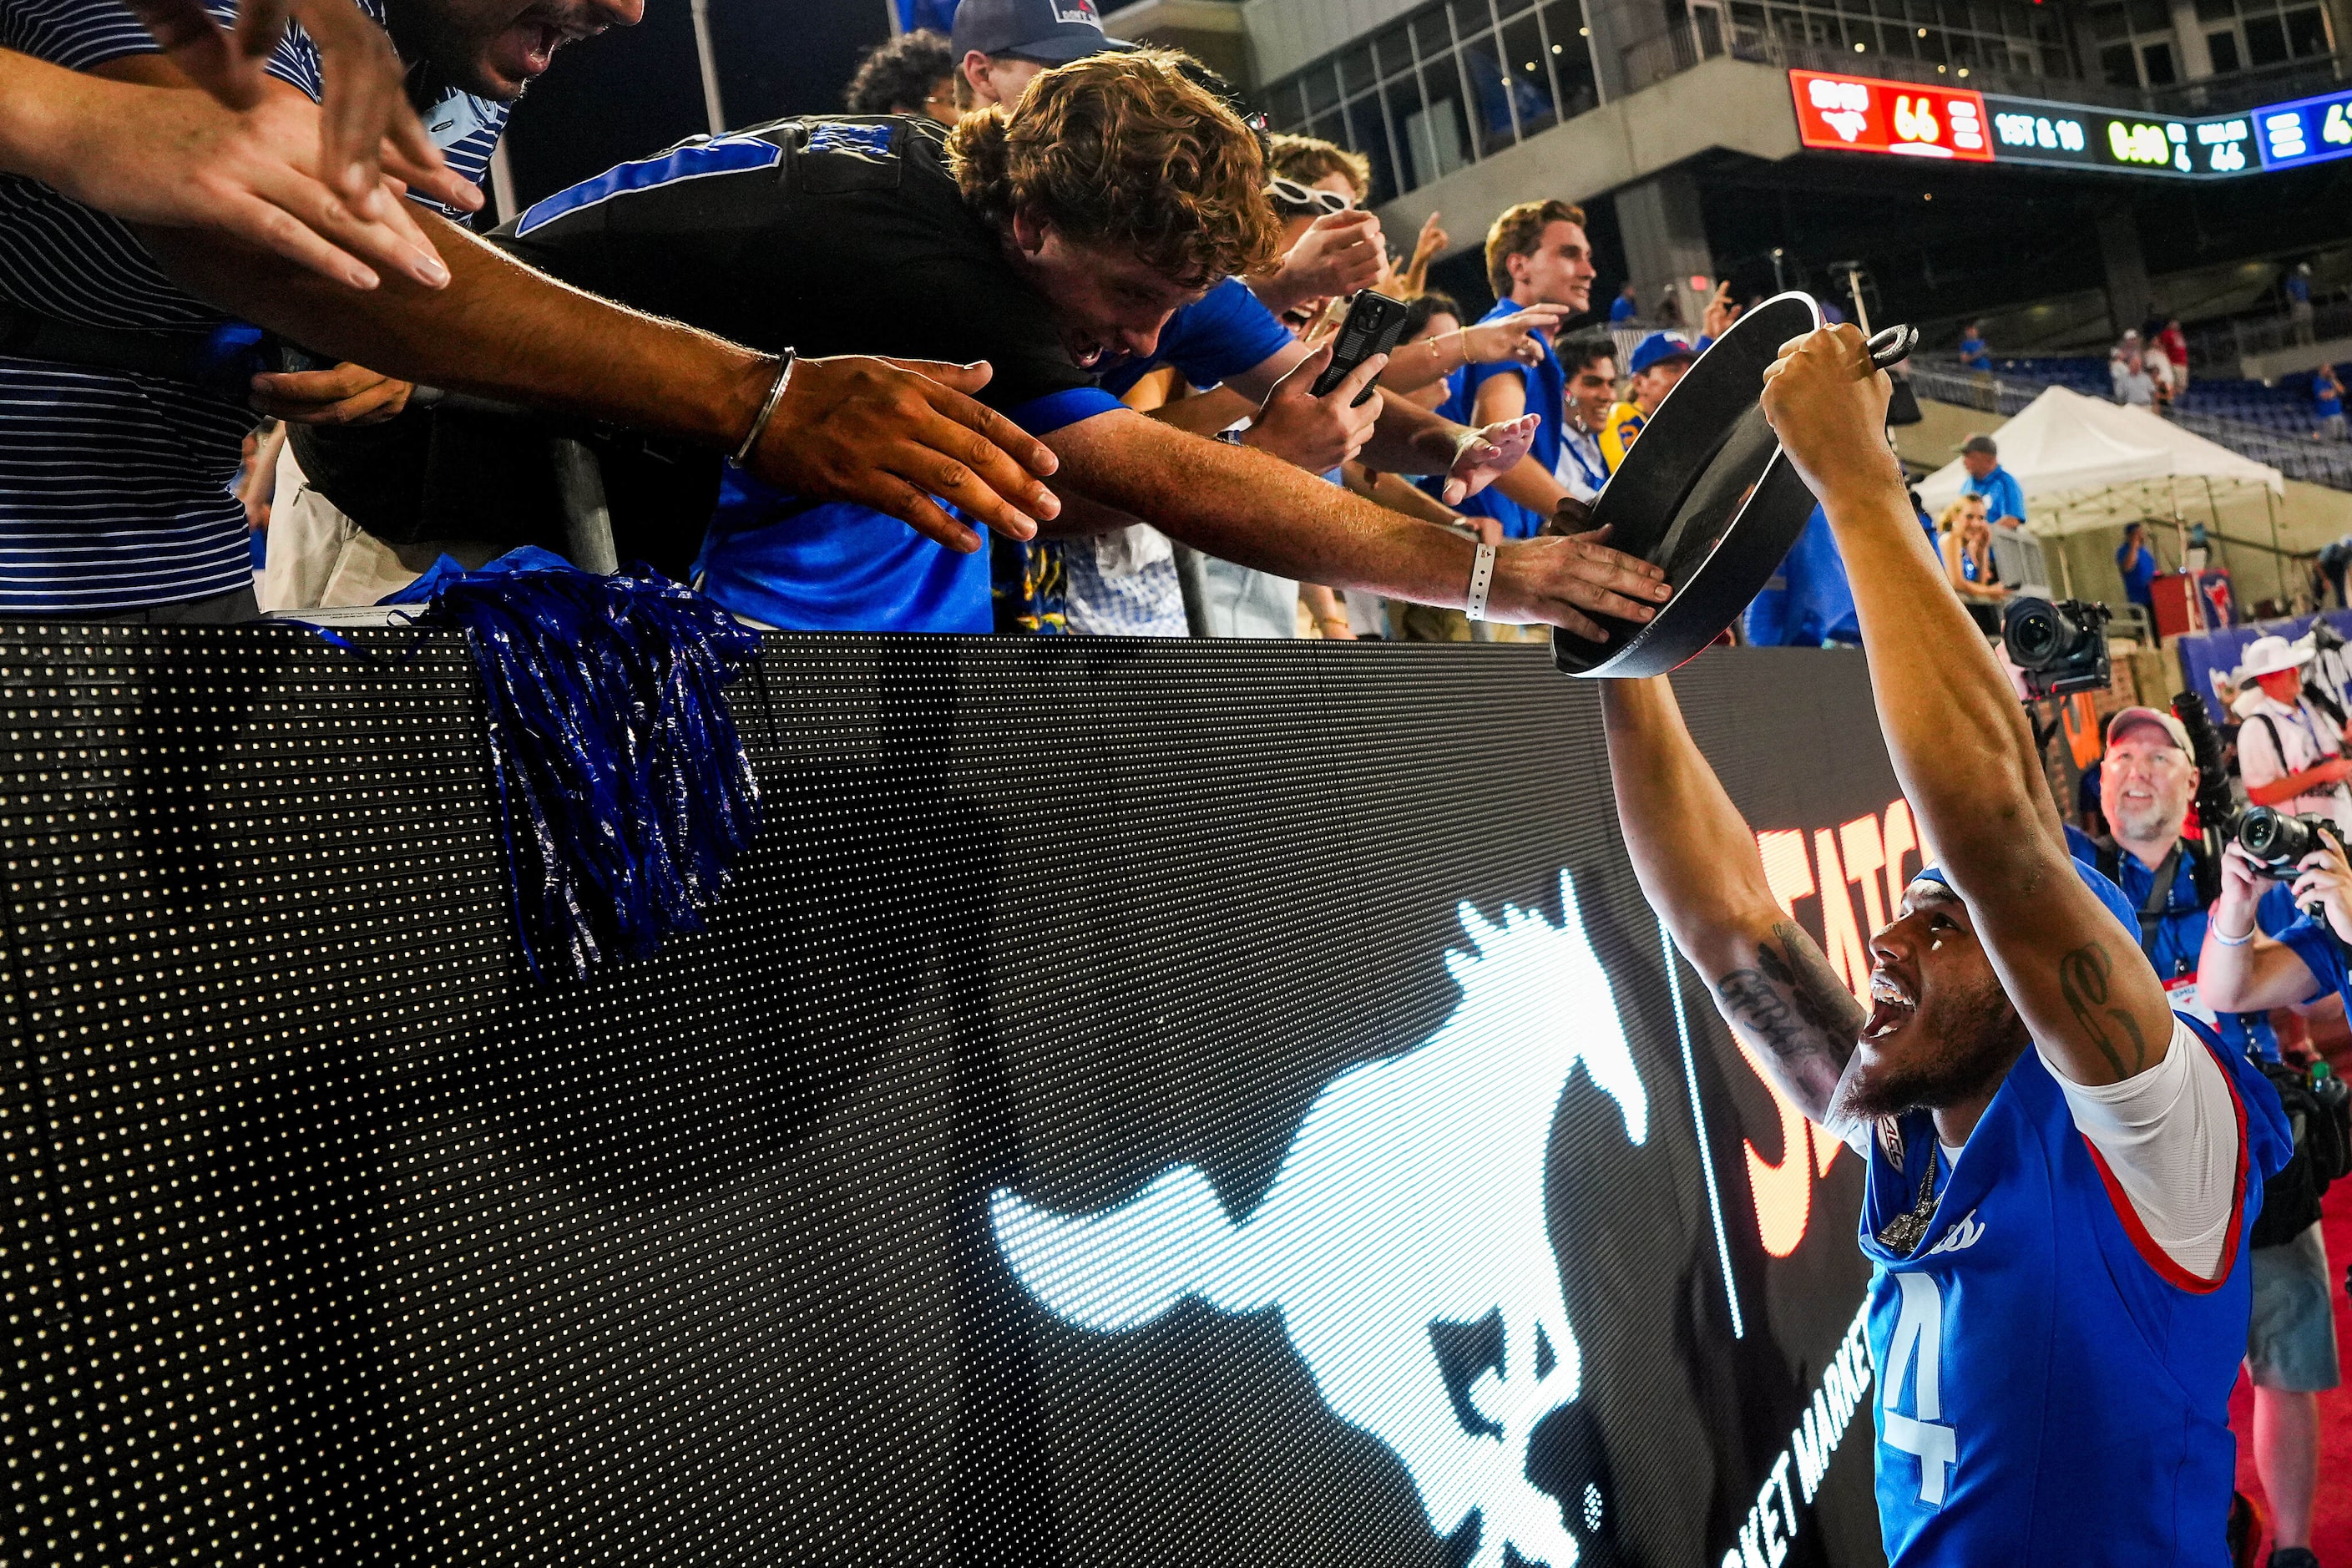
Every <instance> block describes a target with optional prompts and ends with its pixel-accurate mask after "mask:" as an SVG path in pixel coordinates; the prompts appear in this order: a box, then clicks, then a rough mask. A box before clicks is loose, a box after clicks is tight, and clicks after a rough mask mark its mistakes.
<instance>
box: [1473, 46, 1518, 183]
mask: <svg viewBox="0 0 2352 1568" xmlns="http://www.w3.org/2000/svg"><path fill="white" fill-rule="evenodd" d="M1462 72H1463V75H1465V77H1467V78H1468V79H1469V80H1470V101H1469V103H1468V105H1467V106H1466V107H1467V108H1468V110H1469V111H1470V112H1469V118H1470V129H1471V132H1472V135H1473V138H1474V139H1475V142H1476V143H1477V148H1478V155H1479V156H1480V157H1485V156H1486V154H1487V153H1493V152H1496V151H1497V150H1498V149H1501V148H1504V147H1507V146H1509V145H1510V144H1511V142H1512V136H1511V95H1510V88H1509V85H1508V83H1507V81H1506V80H1505V79H1504V76H1503V68H1502V66H1501V64H1500V63H1499V62H1498V61H1497V60H1496V58H1495V44H1494V40H1493V39H1492V38H1491V37H1488V38H1485V39H1481V40H1480V41H1479V42H1477V43H1475V44H1471V45H1468V46H1465V47H1464V49H1463V50H1462Z"/></svg>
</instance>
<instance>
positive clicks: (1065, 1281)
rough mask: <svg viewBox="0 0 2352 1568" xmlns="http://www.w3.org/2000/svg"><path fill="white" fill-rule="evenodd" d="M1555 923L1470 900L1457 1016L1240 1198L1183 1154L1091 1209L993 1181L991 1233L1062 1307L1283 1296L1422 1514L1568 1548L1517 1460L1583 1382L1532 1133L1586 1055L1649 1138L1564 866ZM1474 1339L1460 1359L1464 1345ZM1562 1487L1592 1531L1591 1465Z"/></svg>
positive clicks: (1331, 1109) (1315, 1123)
mask: <svg viewBox="0 0 2352 1568" xmlns="http://www.w3.org/2000/svg"><path fill="white" fill-rule="evenodd" d="M1560 904H1561V908H1562V910H1564V911H1565V918H1564V920H1563V922H1562V923H1561V924H1559V925H1558V926H1555V925H1553V924H1551V923H1550V922H1549V921H1547V920H1545V919H1544V918H1543V917H1542V916H1540V915H1538V914H1536V913H1533V912H1531V911H1528V910H1519V909H1516V908H1510V907H1506V908H1505V910H1504V911H1503V919H1502V921H1501V923H1500V924H1496V923H1494V922H1492V921H1487V920H1486V919H1485V918H1484V917H1483V916H1481V915H1480V914H1479V913H1478V911H1477V910H1475V909H1473V908H1472V907H1471V906H1470V905H1468V904H1466V903H1465V904H1464V905H1462V906H1461V910H1460V913H1461V919H1462V925H1463V929H1464V931H1465V933H1466V934H1467V935H1468V936H1469V938H1470V941H1471V943H1472V944H1473V951H1471V952H1460V951H1458V950H1457V951H1450V952H1447V953H1446V955H1445V963H1446V967H1447V969H1448V971H1449V972H1451V973H1452V974H1453V976H1454V980H1455V981H1456V983H1458V984H1460V986H1461V988H1462V1000H1461V1003H1460V1005H1458V1006H1457V1007H1456V1008H1455V1009H1454V1012H1453V1014H1452V1015H1451V1016H1448V1017H1447V1019H1446V1020H1445V1022H1444V1024H1443V1025H1441V1026H1439V1027H1438V1028H1437V1030H1436V1031H1435V1032H1434V1033H1433V1034H1432V1035H1431V1036H1430V1037H1428V1038H1427V1039H1426V1040H1423V1042H1422V1043H1421V1044H1419V1045H1417V1046H1415V1047H1412V1049H1410V1050H1407V1051H1403V1052H1401V1053H1399V1054H1398V1055H1396V1056H1393V1057H1388V1058H1382V1059H1381V1060H1378V1061H1372V1062H1366V1063H1363V1064H1361V1065H1360V1066H1357V1067H1353V1068H1349V1069H1348V1070H1347V1071H1346V1072H1343V1073H1341V1074H1340V1075H1339V1077H1337V1078H1335V1079H1332V1080H1331V1081H1330V1082H1329V1083H1328V1084H1327V1085H1325V1086H1324V1088H1323V1089H1322V1091H1321V1092H1320V1093H1318V1095H1317V1096H1316V1097H1315V1100H1314V1102H1313V1103H1312V1104H1311V1105H1309V1106H1308V1108H1307V1115H1306V1117H1305V1119H1304V1120H1303V1121H1301V1122H1300V1124H1299V1128H1298V1133H1297V1137H1296V1138H1295V1139H1293V1140H1292V1142H1291V1145H1290V1148H1289V1151H1288V1152H1287V1153H1286V1154H1285V1155H1284V1157H1283V1161H1282V1164H1281V1167H1280V1169H1279V1170H1278V1172H1277V1173H1276V1176H1275V1179H1274V1184H1273V1185H1272V1186H1271V1187H1270V1188H1269V1189H1268V1190H1267V1192H1266V1194H1265V1197H1264V1198H1263V1199H1262V1200H1261V1201H1260V1202H1259V1203H1258V1205H1256V1207H1255V1209H1254V1210H1253V1211H1252V1212H1251V1213H1250V1214H1249V1215H1246V1216H1244V1217H1243V1218H1242V1219H1240V1220H1238V1221H1237V1220H1235V1219H1234V1216H1232V1215H1229V1214H1228V1213H1227V1212H1226V1210H1225V1207H1224V1205H1223V1203H1222V1202H1220V1201H1219V1199H1218V1197H1217V1194H1216V1193H1215V1192H1214V1190H1213V1189H1212V1187H1211V1186H1210V1184H1209V1182H1208V1179H1207V1178H1206V1177H1205V1176H1203V1175H1202V1173H1201V1172H1200V1171H1199V1170H1198V1169H1196V1168H1195V1167H1193V1166H1191V1165H1180V1166H1177V1167H1176V1168H1174V1169H1172V1170H1170V1171H1168V1172H1166V1173H1163V1174H1161V1175H1160V1177H1159V1178H1158V1179H1156V1180H1155V1181H1153V1182H1152V1183H1151V1184H1150V1186H1148V1187H1146V1188H1145V1189H1144V1190H1143V1191H1142V1192H1140V1193H1139V1194H1136V1195H1135V1196H1134V1197H1132V1198H1130V1199H1129V1200H1128V1201H1127V1202H1126V1203H1123V1204H1121V1205H1118V1207H1116V1208H1112V1209H1109V1210H1107V1211H1105V1212H1103V1213H1100V1214H1092V1215H1057V1214H1055V1213H1052V1212H1050V1211H1048V1210H1045V1209H1041V1208H1038V1207H1035V1206H1034V1205H1031V1204H1029V1203H1027V1202H1026V1201H1024V1199H1023V1198H1021V1197H1020V1196H1019V1195H1018V1194H1014V1193H1013V1192H1011V1191H1007V1190H1001V1191H999V1192H997V1193H996V1194H994V1196H993V1198H992V1203H991V1217H992V1223H993V1226H994V1230H995V1236H996V1241H997V1245H998V1247H1000V1248H1001V1249H1002V1250H1003V1255H1004V1258H1005V1259H1006V1261H1007V1262H1008V1263H1009V1264H1010V1265H1011V1266H1012V1269H1013V1274H1014V1276H1015V1277H1016V1278H1018V1279H1019V1280H1020V1281H1021V1283H1022V1285H1023V1287H1024V1289H1027V1290H1028V1291H1029V1292H1030V1293H1031V1294H1032V1295H1033V1296H1034V1297H1035V1298H1036V1299H1037V1300H1038V1301H1040V1302H1041V1303H1043V1304H1044V1305H1045V1307H1046V1308H1047V1309H1048V1310H1051V1311H1053V1312H1054V1313H1055V1315H1056V1316H1058V1317H1060V1318H1062V1319H1063V1320H1064V1321H1066V1322H1069V1323H1071V1324H1073V1325H1075V1326H1076V1327H1078V1328H1081V1329H1087V1330H1091V1331H1097V1332H1102V1333H1118V1332H1125V1331H1131V1330H1135V1329H1139V1328H1142V1327H1144V1326H1145V1325H1147V1324H1149V1323H1150V1322H1152V1321H1154V1320H1156V1319H1158V1318H1159V1317H1160V1315H1161V1314H1162V1313H1164V1312H1166V1311H1167V1310H1169V1309H1170V1308H1171V1307H1173V1306H1174V1305H1175V1304H1176V1303H1177V1302H1178V1301H1180V1300H1182V1299H1183V1298H1184V1297H1186V1296H1188V1295H1189V1296H1198V1297H1199V1298H1201V1299H1202V1300H1204V1301H1206V1302H1208V1303H1209V1304H1210V1305H1211V1306H1213V1307H1215V1308H1216V1309H1218V1310H1221V1311H1226V1312H1255V1311H1261V1310H1265V1309H1267V1308H1273V1309H1275V1310H1278V1311H1279V1312H1280V1313H1281V1314H1282V1321H1283V1327H1284V1329H1285V1331H1286V1333H1287V1334H1288V1336H1289V1339H1290V1343H1291V1345H1292V1347H1293V1348H1294V1349H1295V1350H1296V1351H1297V1352H1298V1355H1299V1358H1300V1359H1301V1360H1302V1361H1304V1362H1305V1363H1306V1364H1307V1370H1308V1372H1309V1373H1311V1374H1312V1375H1313V1377H1314V1380H1315V1386H1316V1390H1317V1392H1318V1394H1320V1395H1321V1396H1322V1399H1323V1402H1324V1403H1325V1404H1326V1405H1328V1406H1329V1408H1330V1410H1331V1412H1332V1413H1333V1414H1334V1415H1338V1416H1339V1418H1340V1419H1341V1420H1343V1421H1346V1422H1348V1423H1349V1425H1351V1426H1356V1427H1358V1428H1360V1429H1361V1430H1363V1431H1365V1432H1368V1433H1370V1435H1371V1436H1374V1437H1376V1438H1378V1439H1379V1440H1380V1441H1381V1442H1382V1443H1384V1444H1386V1445H1387V1446H1388V1447H1389V1448H1390V1449H1391V1451H1392V1452H1393V1453H1394V1454H1395V1455H1396V1457H1397V1458H1399V1459H1400V1460H1402V1462H1403V1464H1404V1467H1405V1468H1406V1470H1407V1471H1408V1472H1410V1474H1411V1475H1412V1482H1413V1486H1414V1487H1415V1489H1417V1490H1418V1491H1419V1493H1420V1497H1421V1503H1422V1507H1423V1510H1424V1511H1425V1512H1426V1514H1427V1515H1428V1518H1429V1523H1430V1528H1431V1529H1433V1531H1436V1532H1437V1533H1438V1534H1440V1535H1449V1536H1450V1535H1453V1534H1454V1532H1455V1531H1457V1530H1458V1529H1460V1528H1461V1526H1462V1525H1463V1523H1464V1521H1465V1520H1466V1519H1467V1518H1468V1517H1469V1516H1470V1515H1471V1514H1472V1513H1473V1512H1475V1513H1476V1514H1477V1515H1478V1523H1479V1528H1478V1548H1477V1554H1476V1556H1475V1558H1474V1559H1473V1562H1474V1563H1476V1564H1478V1565H1479V1568H1499V1565H1500V1564H1501V1563H1503V1562H1504V1561H1505V1559H1504V1552H1505V1549H1506V1548H1507V1547H1508V1548H1510V1549H1512V1550H1514V1551H1516V1552H1517V1555H1518V1557H1519V1558H1520V1559H1521V1560H1523V1561H1525V1562H1527V1563H1544V1564H1549V1568H1569V1565H1570V1564H1571V1563H1574V1562H1575V1561H1576V1559H1577V1556H1578V1550H1579V1549H1578V1545H1577V1541H1576V1537H1575V1535H1574V1534H1573V1533H1571V1532H1570V1530H1569V1529H1568V1528H1567V1526H1566V1524H1565V1522H1564V1521H1563V1519H1562V1516H1561V1502H1560V1500H1559V1499H1557V1498H1555V1497H1553V1496H1552V1495H1551V1494H1550V1493H1549V1492H1546V1491H1543V1490H1541V1489H1538V1488H1537V1487H1536V1486H1534V1485H1533V1484H1532V1483H1531V1482H1529V1480H1528V1476H1527V1467H1528V1438H1529V1437H1530V1436H1532V1435H1533V1434H1534V1432H1535V1430H1536V1427H1537V1426H1538V1424H1539V1423H1541V1422H1542V1420H1543V1419H1544V1417H1545V1416H1547V1415H1550V1414H1551V1413H1553V1412H1554V1411H1556V1410H1558V1409H1559V1408H1560V1407H1561V1406H1562V1405H1567V1404H1569V1403H1570V1402H1571V1401H1573V1400H1574V1399H1575V1398H1576V1397H1577V1393H1578V1387H1579V1383H1580V1374H1581V1363H1580V1354H1579V1352H1578V1349H1577V1342H1576V1336H1575V1334H1574V1332H1573V1331H1571V1329H1570V1325H1569V1321H1568V1308H1567V1305H1566V1303H1565V1302H1564V1301H1563V1300H1562V1299H1561V1296H1560V1284H1559V1265H1558V1263H1557V1262H1556V1261H1555V1259H1554V1256H1553V1252H1552V1246H1551V1241H1550V1238H1549V1235H1548V1233H1547V1231H1546V1227H1545V1220H1544V1154H1545V1148H1546V1145H1547V1144H1548V1142H1549V1138H1550V1133H1551V1126H1552V1119H1553V1115H1554V1112H1555V1110H1556V1109H1557V1108H1558V1106H1559V1099H1560V1094H1561V1091H1562V1090H1563V1089H1566V1087H1567V1085H1568V1080H1569V1076H1570V1074H1571V1073H1572V1072H1573V1071H1574V1070H1575V1069H1576V1068H1577V1067H1578V1066H1579V1065H1580V1064H1581V1065H1582V1067H1583V1068H1584V1070H1585V1073H1586V1074H1587V1076H1588V1077H1589V1078H1590V1079H1591V1082H1592V1083H1593V1084H1594V1085H1595V1086H1597V1087H1598V1088H1599V1089H1601V1090H1602V1091H1604V1092H1605V1093H1607V1094H1609V1095H1610V1096H1611V1097H1612V1098H1613V1099H1614V1100H1616V1101H1617V1104H1618V1107H1619V1109H1620V1110H1621V1111H1622V1114H1623V1119H1624V1126H1625V1136H1626V1137H1627V1138H1628V1139H1629V1140H1630V1141H1632V1142H1634V1143H1640V1142H1643V1141H1644V1140H1646V1139H1647V1137H1648V1136H1649V1126H1650V1119H1649V1101H1648V1100H1647V1098H1646V1096H1645V1095H1644V1093H1643V1088H1642V1080H1641V1077H1640V1075H1639V1074H1638V1073H1637V1072H1636V1071H1635V1070H1634V1066H1633V1053H1632V1051H1631V1050H1630V1049H1629V1048H1628V1047H1627V1045H1626V1041H1625V1035H1624V1030H1623V1028H1622V1026H1621V1025H1620V1023H1619V1021H1618V1016H1617V1008H1616V1005H1615V1003H1614V1002H1613V1001H1612V998H1611V996H1610V992H1609V982H1608V978H1607V976H1606V975H1604V974H1603V973H1601V964H1600V963H1599V961H1598V960H1597V959H1596V958H1595V957H1594V956H1593V952H1592V947H1591V942H1588V941H1587V939H1586V937H1585V934H1584V927H1583V923H1582V921H1581V920H1580V918H1579V916H1578V914H1577V910H1576V899H1575V894H1574V889H1573V888H1572V887H1571V886H1570V880H1569V878H1568V875H1567V873H1565V872H1563V873H1561V876H1560ZM1481 1328H1484V1329H1486V1331H1487V1338H1486V1343H1487V1345H1488V1348H1486V1350H1484V1352H1472V1356H1471V1359H1470V1361H1469V1365H1470V1367H1471V1368H1473V1369H1475V1376H1466V1375H1465V1370H1464V1362H1465V1356H1464V1354H1463V1352H1462V1347H1464V1346H1465V1345H1475V1344H1479V1343H1481V1340H1480V1335H1479V1330H1480V1329H1481ZM1602 1506H1603V1500H1602V1498H1601V1494H1600V1491H1599V1490H1598V1489H1595V1488H1591V1487H1588V1488H1587V1489H1586V1490H1585V1493H1584V1495H1583V1496H1582V1497H1581V1498H1580V1499H1573V1500H1570V1507H1572V1508H1575V1509H1576V1510H1578V1512H1579V1513H1580V1516H1581V1520H1580V1521H1581V1522H1583V1523H1584V1524H1585V1525H1586V1526H1587V1528H1588V1529H1598V1528H1599V1527H1600V1525H1601V1517H1600V1516H1601V1509H1602Z"/></svg>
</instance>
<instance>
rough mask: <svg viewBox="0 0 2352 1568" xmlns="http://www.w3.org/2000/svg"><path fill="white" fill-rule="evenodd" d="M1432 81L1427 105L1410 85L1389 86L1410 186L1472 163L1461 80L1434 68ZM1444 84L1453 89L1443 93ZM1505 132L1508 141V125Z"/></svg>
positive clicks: (1391, 110)
mask: <svg viewBox="0 0 2352 1568" xmlns="http://www.w3.org/2000/svg"><path fill="white" fill-rule="evenodd" d="M1428 82H1429V88H1430V93H1429V104H1428V106H1427V107H1426V108H1423V105H1422V102H1421V99H1420V97H1419V96H1418V95H1416V94H1414V93H1412V90H1411V89H1410V88H1409V87H1404V86H1399V87H1392V88H1391V89H1389V95H1388V99H1389V110H1390V112H1391V114H1392V115H1393V116H1394V117H1395V122H1396V132H1397V146H1398V152H1397V155H1398V156H1399V157H1401V158H1402V159H1403V160H1404V162H1405V165H1406V167H1405V170H1401V171H1399V173H1400V174H1404V173H1406V172H1407V171H1409V172H1410V174H1409V184H1407V186H1406V188H1407V189H1413V188H1416V187H1418V186H1422V185H1425V184H1429V183H1430V182H1431V181H1432V180H1435V179H1440V178H1442V177H1444V175H1446V174H1452V173H1453V172H1454V170H1456V169H1459V168H1461V167H1463V166H1464V165H1465V164H1467V163H1469V162H1470V148H1471V141H1470V129H1469V126H1468V125H1467V123H1465V121H1464V119H1463V114H1462V85H1461V82H1460V80H1459V79H1454V78H1449V79H1446V80H1444V81H1442V82H1441V81H1440V80H1439V79H1438V78H1437V77H1436V75H1435V74H1434V71H1433V72H1432V74H1431V76H1430V77H1429V78H1428ZM1441 87H1444V88H1447V89H1450V90H1448V91H1446V92H1445V93H1444V95H1443V96H1441V95H1440V93H1439V91H1438V89H1440V88H1441ZM1504 135H1505V139H1506V140H1508V137H1509V132H1508V130H1507V129H1506V131H1505V132H1504Z"/></svg>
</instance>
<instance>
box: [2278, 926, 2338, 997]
mask: <svg viewBox="0 0 2352 1568" xmlns="http://www.w3.org/2000/svg"><path fill="white" fill-rule="evenodd" d="M2271 934H2272V935H2273V936H2275V937H2277V938H2278V939H2279V941H2281V942H2284V943H2286V945H2287V946H2289V947H2291V948H2293V949H2294V955H2295V956H2296V957H2297V958H2300V959H2301V960H2303V966H2304V967H2305V969H2308V970H2310V971H2311V977H2312V979H2313V980H2314V981H2315V982H2317V984H2316V986H2315V988H2314V990H2313V991H2312V994H2311V995H2310V996H2306V997H2305V998H2304V1000H2305V1001H2306V1002H2308V1001H2311V1000H2314V999H2315V998H2317V997H2320V996H2325V995H2326V994H2327V993H2329V992H2330V991H2333V992H2335V993H2336V994H2337V995H2339V996H2342V997H2343V998H2344V1001H2345V1005H2347V1006H2352V963H2347V960H2346V958H2345V955H2344V944H2343V943H2342V942H2338V941H2336V932H2335V931H2333V930H2332V929H2330V928H2329V926H2328V924H2327V922H2326V921H2324V920H2314V919H2312V917H2311V916H2309V915H2307V914H2305V913H2303V912H2302V911H2301V910H2297V911H2296V912H2295V918H2294V924H2293V925H2290V926H2288V927H2286V928H2285V929H2284V931H2273V932H2272V933H2271Z"/></svg>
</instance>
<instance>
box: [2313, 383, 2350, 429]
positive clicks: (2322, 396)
mask: <svg viewBox="0 0 2352 1568" xmlns="http://www.w3.org/2000/svg"><path fill="white" fill-rule="evenodd" d="M2311 400H2312V402H2313V403H2314V404H2315V405H2317V406H2318V409H2319V416H2320V417H2321V418H2322V419H2333V418H2335V417H2336V416H2337V415H2339V414H2341V413H2343V412H2344V395H2343V394H2342V393H2340V392H2338V391H2337V390H2336V384H2335V383H2334V382H2328V381H2322V380H2320V379H2319V378H2318V377H2317V376H2313V377H2312V378H2311Z"/></svg>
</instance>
